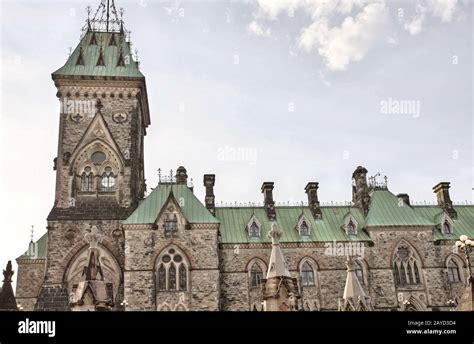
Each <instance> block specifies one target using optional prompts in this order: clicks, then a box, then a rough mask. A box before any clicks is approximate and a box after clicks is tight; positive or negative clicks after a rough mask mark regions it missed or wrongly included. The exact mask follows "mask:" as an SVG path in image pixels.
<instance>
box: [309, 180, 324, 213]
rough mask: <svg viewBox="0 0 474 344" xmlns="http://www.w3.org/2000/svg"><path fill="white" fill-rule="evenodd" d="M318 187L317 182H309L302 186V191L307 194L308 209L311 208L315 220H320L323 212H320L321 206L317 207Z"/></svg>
mask: <svg viewBox="0 0 474 344" xmlns="http://www.w3.org/2000/svg"><path fill="white" fill-rule="evenodd" d="M318 187H319V183H318V182H309V183H308V184H307V185H306V187H305V188H304V191H305V192H306V194H307V195H308V205H309V209H311V212H312V213H313V217H314V218H315V219H317V220H320V219H322V218H323V214H322V212H321V208H320V207H319V200H318Z"/></svg>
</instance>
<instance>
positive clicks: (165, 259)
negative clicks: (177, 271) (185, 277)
mask: <svg viewBox="0 0 474 344" xmlns="http://www.w3.org/2000/svg"><path fill="white" fill-rule="evenodd" d="M161 260H162V261H163V262H165V263H168V262H169V261H170V260H171V257H170V256H168V255H164V256H163V258H161Z"/></svg>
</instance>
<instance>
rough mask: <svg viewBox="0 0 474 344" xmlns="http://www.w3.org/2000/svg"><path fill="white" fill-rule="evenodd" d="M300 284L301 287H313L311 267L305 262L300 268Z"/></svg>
mask: <svg viewBox="0 0 474 344" xmlns="http://www.w3.org/2000/svg"><path fill="white" fill-rule="evenodd" d="M301 284H302V285H303V287H310V286H314V285H315V281H314V270H313V267H312V266H311V265H310V264H309V263H308V262H307V261H306V262H304V263H303V265H302V266H301Z"/></svg>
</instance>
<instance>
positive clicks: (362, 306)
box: [339, 257, 373, 311]
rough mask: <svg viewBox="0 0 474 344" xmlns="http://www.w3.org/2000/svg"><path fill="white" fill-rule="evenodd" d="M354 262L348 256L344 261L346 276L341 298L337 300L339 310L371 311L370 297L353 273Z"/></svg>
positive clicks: (354, 268) (354, 269)
mask: <svg viewBox="0 0 474 344" xmlns="http://www.w3.org/2000/svg"><path fill="white" fill-rule="evenodd" d="M355 264H356V262H355V261H354V260H353V259H352V258H351V257H348V259H347V261H346V266H347V278H346V286H345V288H344V294H343V296H342V300H339V310H340V311H372V310H373V307H372V304H371V302H370V298H369V297H367V295H366V294H365V292H364V289H363V288H362V286H361V285H360V282H359V279H358V278H357V275H356V273H355V271H356V265H355Z"/></svg>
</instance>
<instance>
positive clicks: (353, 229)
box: [346, 220, 357, 235]
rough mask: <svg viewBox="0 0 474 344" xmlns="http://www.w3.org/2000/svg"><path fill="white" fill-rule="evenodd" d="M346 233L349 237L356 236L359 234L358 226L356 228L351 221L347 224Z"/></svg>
mask: <svg viewBox="0 0 474 344" xmlns="http://www.w3.org/2000/svg"><path fill="white" fill-rule="evenodd" d="M346 232H347V235H356V234H357V231H356V226H355V224H354V222H353V221H352V220H350V221H349V223H348V224H347V230H346Z"/></svg>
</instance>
